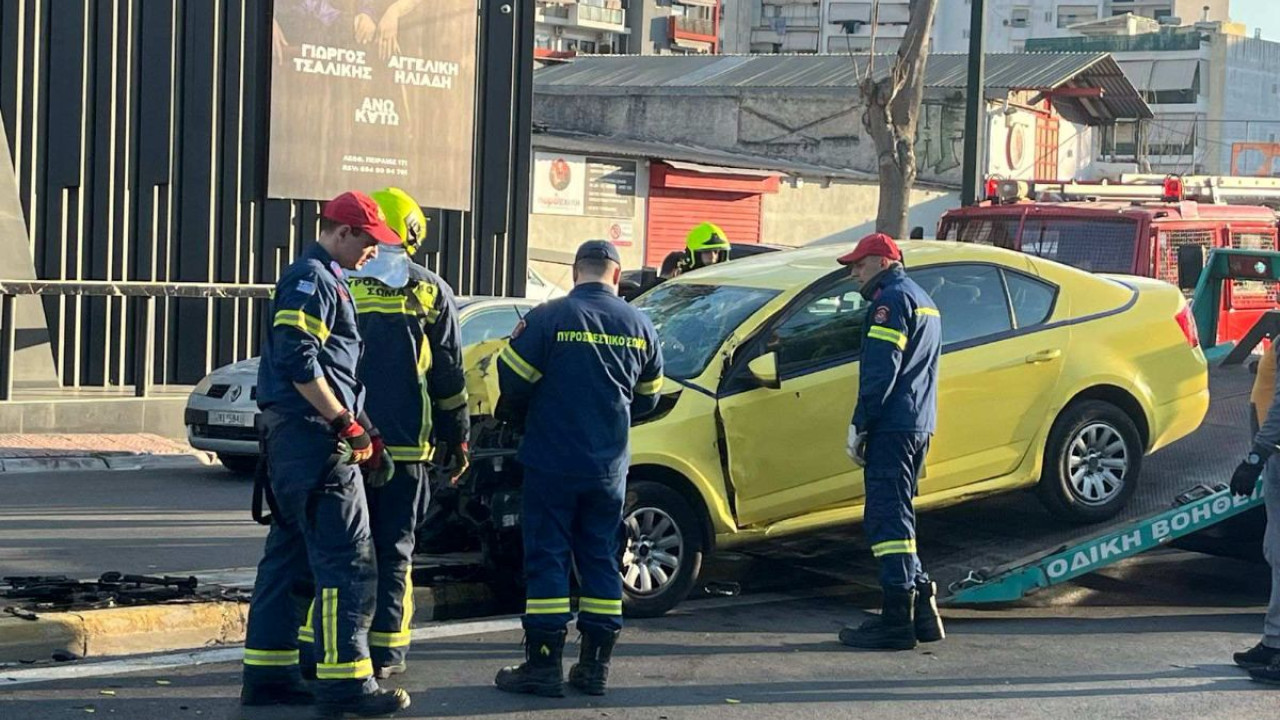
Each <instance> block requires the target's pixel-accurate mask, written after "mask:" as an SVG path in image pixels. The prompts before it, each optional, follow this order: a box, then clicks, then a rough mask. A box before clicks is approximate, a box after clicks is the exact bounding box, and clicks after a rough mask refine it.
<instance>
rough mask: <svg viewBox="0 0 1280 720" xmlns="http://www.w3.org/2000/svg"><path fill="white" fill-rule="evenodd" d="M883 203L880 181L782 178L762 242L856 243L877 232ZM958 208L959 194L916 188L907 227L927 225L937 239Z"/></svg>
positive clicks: (769, 201) (767, 210)
mask: <svg viewBox="0 0 1280 720" xmlns="http://www.w3.org/2000/svg"><path fill="white" fill-rule="evenodd" d="M879 201H880V189H879V187H878V186H877V185H876V184H875V183H870V182H851V181H832V182H829V183H824V182H821V181H808V180H801V181H799V182H797V181H796V180H794V179H787V180H783V182H782V183H781V184H780V185H779V187H778V192H777V193H774V194H770V195H765V196H764V202H763V210H762V215H763V217H762V224H761V240H762V241H763V242H766V243H769V244H773V245H792V246H802V245H807V244H810V243H814V244H837V243H844V242H856V241H857V240H858V239H859V238H861V237H862V236H864V235H867V234H868V233H871V232H874V231H875V221H876V207H877V204H878V203H879ZM959 206H960V195H959V193H957V192H954V191H949V190H937V189H930V188H916V189H915V190H914V191H913V192H912V194H911V212H910V215H909V220H908V227H914V226H916V225H920V226H923V227H924V232H925V237H933V235H934V233H935V232H936V231H937V229H938V218H940V217H942V213H944V212H946V211H947V210H950V209H952V208H955V207H959Z"/></svg>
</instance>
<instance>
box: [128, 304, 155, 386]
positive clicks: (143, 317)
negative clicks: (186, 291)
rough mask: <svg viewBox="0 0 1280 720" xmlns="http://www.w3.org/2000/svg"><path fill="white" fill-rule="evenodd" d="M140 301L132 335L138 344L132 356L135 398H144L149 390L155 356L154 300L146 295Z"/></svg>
mask: <svg viewBox="0 0 1280 720" xmlns="http://www.w3.org/2000/svg"><path fill="white" fill-rule="evenodd" d="M140 300H142V307H141V308H139V310H140V311H141V312H139V313H138V319H137V323H138V325H137V328H138V331H137V334H135V335H134V337H135V338H136V342H137V343H138V351H137V353H136V354H135V356H134V366H133V382H134V388H133V394H134V395H135V396H136V397H140V398H141V397H146V396H147V393H148V392H149V391H150V390H151V369H152V368H151V363H152V361H153V360H154V356H155V347H156V298H155V296H154V295H148V296H147V297H145V298H140Z"/></svg>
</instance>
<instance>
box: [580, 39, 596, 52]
mask: <svg viewBox="0 0 1280 720" xmlns="http://www.w3.org/2000/svg"><path fill="white" fill-rule="evenodd" d="M578 52H580V53H585V54H588V55H594V54H595V52H596V44H595V43H594V42H591V41H590V40H583V41H582V42H580V43H578Z"/></svg>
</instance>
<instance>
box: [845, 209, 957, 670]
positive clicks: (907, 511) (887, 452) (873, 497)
mask: <svg viewBox="0 0 1280 720" xmlns="http://www.w3.org/2000/svg"><path fill="white" fill-rule="evenodd" d="M839 262H840V264H841V265H848V266H849V267H850V268H851V271H852V274H853V276H854V277H856V278H858V280H859V281H860V282H861V292H862V296H863V297H864V298H865V299H866V300H867V302H868V303H869V306H868V312H867V320H866V326H865V327H866V330H865V332H864V333H863V336H862V354H861V371H860V374H859V384H858V404H857V408H856V409H855V410H854V413H853V422H852V423H850V425H849V435H848V441H847V452H848V453H849V457H850V459H851V460H853V461H854V462H855V463H857V464H859V465H861V466H862V467H863V468H864V471H863V478H864V482H865V485H866V506H865V510H864V529H865V532H866V534H867V538H868V540H869V541H870V542H871V552H872V554H873V555H875V557H876V558H877V559H878V560H879V561H880V584H881V587H882V589H883V591H884V600H883V604H882V606H881V608H882V609H881V613H880V615H879V616H878V617H873V618H871V619H870V620H867V621H866V622H864V623H863V624H862V625H861V626H859V627H857V628H853V627H848V628H845V629H843V630H841V631H840V642H842V643H844V644H845V645H849V646H851V647H857V648H866V649H874V650H909V649H911V648H914V647H915V646H916V643H917V641H919V642H933V641H936V640H941V639H942V638H943V630H942V619H941V618H940V617H938V606H937V603H936V601H935V596H936V592H937V588H936V586H935V585H934V583H933V582H932V581H930V580H929V576H928V575H927V574H926V573H925V571H924V568H923V566H921V564H920V558H919V556H918V555H917V554H916V516H915V508H914V507H913V502H912V501H913V498H914V497H915V495H916V492H917V491H918V489H919V484H918V481H919V477H920V470H921V468H922V467H923V466H924V459H925V455H926V454H927V453H928V451H929V439H930V438H931V437H932V435H933V431H934V426H935V420H936V418H937V408H938V389H937V388H938V358H939V355H940V350H941V346H942V318H941V315H940V314H939V313H938V308H937V306H936V305H934V304H933V300H931V299H930V298H929V295H928V294H927V293H926V292H925V291H924V290H923V289H922V288H921V287H920V286H919V285H917V284H916V283H915V281H913V280H912V279H911V278H909V277H907V273H906V270H905V269H904V268H903V265H902V251H901V250H900V249H898V246H897V244H896V243H894V241H893V240H892V239H891V238H890V237H889V236H888V235H885V234H883V233H873V234H871V235H868V236H866V237H864V238H862V240H860V241H859V242H858V245H857V247H856V248H854V250H853V252H851V253H848V254H847V255H844V256H842V257H840V259H839Z"/></svg>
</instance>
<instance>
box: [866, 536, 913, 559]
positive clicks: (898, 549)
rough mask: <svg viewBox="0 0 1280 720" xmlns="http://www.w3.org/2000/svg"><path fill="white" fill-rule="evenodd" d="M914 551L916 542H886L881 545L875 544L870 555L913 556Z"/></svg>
mask: <svg viewBox="0 0 1280 720" xmlns="http://www.w3.org/2000/svg"><path fill="white" fill-rule="evenodd" d="M915 551H916V541H915V540H914V539H911V540H886V541H885V542H882V543H876V544H875V545H872V546H871V554H872V555H875V556H876V557H883V556H885V555H904V554H908V553H910V554H914V553H915Z"/></svg>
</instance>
